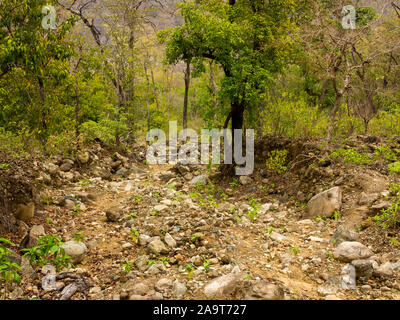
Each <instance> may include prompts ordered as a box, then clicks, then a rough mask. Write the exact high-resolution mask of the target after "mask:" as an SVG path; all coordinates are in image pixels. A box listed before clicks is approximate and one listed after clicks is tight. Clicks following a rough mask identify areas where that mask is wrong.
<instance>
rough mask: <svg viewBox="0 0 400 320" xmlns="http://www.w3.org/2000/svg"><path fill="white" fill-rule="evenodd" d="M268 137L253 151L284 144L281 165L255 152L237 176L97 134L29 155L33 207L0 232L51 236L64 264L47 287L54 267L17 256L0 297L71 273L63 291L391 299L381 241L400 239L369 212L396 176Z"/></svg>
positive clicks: (85, 295) (32, 293) (18, 237)
mask: <svg viewBox="0 0 400 320" xmlns="http://www.w3.org/2000/svg"><path fill="white" fill-rule="evenodd" d="M279 141H280V140H279ZM277 143H278V142H277ZM396 143H398V142H396ZM278 144H283V145H278V146H277V145H276V143H275V144H274V143H271V142H269V145H268V146H267V147H265V148H260V149H259V150H260V151H259V154H257V157H258V159H265V152H266V151H268V150H270V149H275V148H277V147H285V148H286V149H287V150H289V158H288V160H289V161H290V163H289V164H288V168H289V170H288V172H286V173H284V174H281V175H271V174H270V173H268V172H266V171H265V165H264V166H263V165H262V163H263V161H260V163H261V164H260V163H258V164H257V166H256V172H255V174H254V175H252V176H251V177H242V178H240V179H237V180H232V178H230V179H223V180H219V176H218V175H217V174H215V173H214V172H215V171H213V170H207V167H206V166H194V165H190V166H185V165H175V166H172V165H171V166H169V165H165V166H146V165H144V164H143V162H141V161H143V159H144V151H143V150H137V151H136V152H135V155H136V158H135V159H132V158H129V157H125V156H123V155H120V154H119V153H113V154H112V155H109V154H106V153H105V152H104V150H102V148H101V147H100V146H98V147H97V149H96V148H94V149H92V150H91V151H90V152H89V151H87V152H82V153H80V154H79V155H78V156H77V157H76V159H66V158H62V157H59V158H55V159H52V160H48V161H47V162H44V163H43V164H39V163H36V164H33V165H34V166H35V165H36V168H34V170H33V171H34V172H36V173H37V174H36V178H35V181H36V182H35V183H36V184H38V185H40V186H42V187H41V188H39V191H38V193H37V194H36V195H35V202H36V204H37V208H36V214H35V217H34V218H33V220H32V221H30V222H28V223H27V224H25V223H22V222H18V226H19V227H18V229H17V230H18V231H15V232H13V233H5V234H3V235H2V236H3V237H5V238H7V239H10V240H12V241H14V242H15V243H20V242H21V241H22V242H23V246H24V247H30V246H33V245H34V244H35V242H36V240H37V238H39V237H40V236H42V235H45V234H54V235H58V236H60V237H61V238H62V240H63V241H64V242H65V243H66V244H65V245H64V248H65V251H66V253H67V254H68V255H70V256H71V257H72V259H73V261H74V262H75V265H74V267H72V268H69V269H68V270H64V271H68V272H69V275H70V278H69V280H66V279H65V278H63V276H60V274H58V277H57V278H56V279H57V280H58V282H57V288H51V286H50V287H49V286H47V285H46V281H43V278H45V277H47V276H48V275H49V274H50V275H56V272H55V270H53V269H52V268H51V267H48V266H46V267H45V268H44V270H41V269H37V270H34V269H33V268H32V267H31V266H30V265H29V262H28V261H27V258H22V259H21V256H20V255H18V254H15V255H14V256H13V259H14V260H15V261H17V262H18V263H20V264H21V266H22V282H21V284H20V285H18V286H15V287H14V288H13V290H12V292H11V293H10V294H9V296H8V297H7V299H17V298H33V297H40V298H41V299H59V298H60V296H62V294H63V293H64V294H65V290H64V291H62V290H63V289H65V286H66V285H68V284H71V283H74V281H75V283H76V284H79V283H78V282H79V281H80V285H77V286H76V288H75V291H76V293H74V294H72V296H71V297H68V298H71V299H73V300H77V299H115V300H119V299H131V300H136V299H288V300H298V299H325V300H339V299H345V300H347V299H382V300H386V299H398V298H400V279H399V275H400V250H399V249H398V246H397V245H396V244H393V243H392V245H390V243H389V241H388V240H389V239H396V238H398V239H400V238H399V237H398V233H397V231H396V230H387V231H384V230H382V228H381V227H378V226H377V225H376V224H375V223H374V222H373V221H372V220H371V219H369V218H370V217H373V216H374V215H375V214H376V213H378V212H379V211H380V210H381V209H382V208H389V207H390V206H391V202H390V201H389V199H390V197H391V196H393V195H392V194H390V191H389V184H390V183H393V182H395V181H399V179H398V177H393V176H388V175H387V172H385V171H384V170H383V169H382V166H380V165H379V163H376V164H374V165H372V166H360V165H351V164H343V163H342V162H339V161H338V162H334V161H331V160H329V159H325V161H321V160H318V157H319V155H318V152H319V148H318V146H317V144H316V143H314V142H312V143H308V142H304V143H301V144H299V142H293V141H284V142H282V141H280V142H279V143H278ZM353 145H357V141H355V142H353ZM363 145H365V146H367V147H369V148H370V149H372V150H373V149H374V147H375V146H377V145H378V144H377V142H376V141H372V142H368V141H367V142H365V141H363ZM322 216H328V218H326V219H325V218H322ZM77 235H79V237H77ZM78 238H79V239H78ZM22 239H24V240H22ZM78 240H79V241H78ZM46 274H47V275H46ZM352 274H355V275H356V277H357V281H356V283H354V281H352ZM56 276H57V275H56ZM70 289H71V287H70ZM75 291H74V292H75Z"/></svg>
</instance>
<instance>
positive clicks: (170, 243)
mask: <svg viewBox="0 0 400 320" xmlns="http://www.w3.org/2000/svg"><path fill="white" fill-rule="evenodd" d="M164 241H165V243H166V244H167V245H168V246H169V247H170V248H176V246H177V244H176V241H175V239H174V238H172V236H171V235H170V234H169V233H167V234H166V235H165V237H164Z"/></svg>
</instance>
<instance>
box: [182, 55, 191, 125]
mask: <svg viewBox="0 0 400 320" xmlns="http://www.w3.org/2000/svg"><path fill="white" fill-rule="evenodd" d="M189 87H190V60H188V61H186V70H185V99H184V102H183V129H184V130H185V129H187V116H188V103H189Z"/></svg>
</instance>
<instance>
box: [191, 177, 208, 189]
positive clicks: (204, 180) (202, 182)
mask: <svg viewBox="0 0 400 320" xmlns="http://www.w3.org/2000/svg"><path fill="white" fill-rule="evenodd" d="M207 181H208V175H207V174H202V175H200V176H197V177H194V178H193V179H192V180H191V181H190V182H189V184H190V185H192V186H195V185H205V184H207Z"/></svg>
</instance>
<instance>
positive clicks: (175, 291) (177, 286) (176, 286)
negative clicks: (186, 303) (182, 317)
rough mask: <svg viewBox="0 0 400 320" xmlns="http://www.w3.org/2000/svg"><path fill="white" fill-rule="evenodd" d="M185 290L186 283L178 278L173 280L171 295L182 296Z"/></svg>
mask: <svg viewBox="0 0 400 320" xmlns="http://www.w3.org/2000/svg"><path fill="white" fill-rule="evenodd" d="M186 292H187V288H186V285H185V284H184V283H182V282H179V281H178V280H175V281H174V283H173V286H172V295H173V297H175V298H178V299H180V298H182V297H183V296H184V295H185V294H186Z"/></svg>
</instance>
